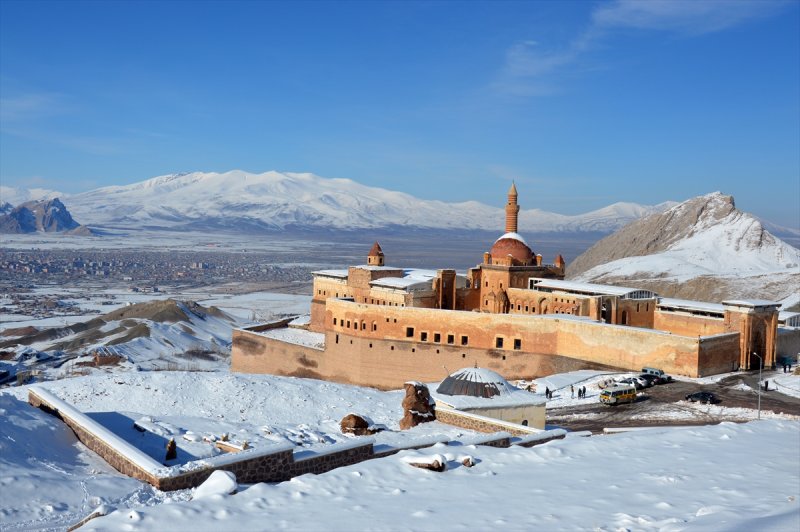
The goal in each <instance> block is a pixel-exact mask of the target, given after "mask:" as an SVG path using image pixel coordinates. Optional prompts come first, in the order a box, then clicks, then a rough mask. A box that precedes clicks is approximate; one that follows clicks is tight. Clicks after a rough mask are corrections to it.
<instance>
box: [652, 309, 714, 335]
mask: <svg viewBox="0 0 800 532" xmlns="http://www.w3.org/2000/svg"><path fill="white" fill-rule="evenodd" d="M653 327H654V328H656V329H659V330H661V331H668V332H671V333H672V334H680V335H682V336H711V335H714V334H722V333H724V332H726V331H727V329H726V327H725V322H724V321H723V320H722V319H720V318H713V317H711V316H697V315H694V314H689V313H681V312H664V311H656V312H655V319H654V323H653Z"/></svg>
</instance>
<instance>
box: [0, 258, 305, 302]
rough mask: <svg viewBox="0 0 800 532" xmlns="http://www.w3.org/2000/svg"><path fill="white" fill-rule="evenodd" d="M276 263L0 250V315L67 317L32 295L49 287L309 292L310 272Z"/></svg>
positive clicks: (46, 299) (44, 297) (47, 297)
mask: <svg viewBox="0 0 800 532" xmlns="http://www.w3.org/2000/svg"><path fill="white" fill-rule="evenodd" d="M275 259H276V257H275V256H274V255H272V254H267V253H227V252H167V251H163V252H161V251H157V252H154V251H141V250H138V251H116V250H115V251H113V252H104V251H92V250H86V249H81V250H29V251H6V250H4V251H0V297H2V298H3V299H6V301H9V299H10V303H11V307H10V308H0V311H2V312H5V313H22V314H25V315H29V316H34V317H37V318H45V317H52V316H58V315H64V314H69V313H70V309H69V304H68V302H64V301H60V300H59V299H58V298H57V297H54V296H52V295H44V294H39V293H37V292H38V291H37V290H36V289H37V288H43V287H53V286H58V287H59V288H87V287H89V286H91V287H94V288H100V289H103V288H116V289H124V290H128V291H130V292H133V293H137V292H138V293H159V292H167V293H170V294H174V293H176V292H180V291H184V290H191V289H195V288H200V287H209V286H219V285H229V284H230V285H242V286H243V287H244V286H247V287H251V286H253V285H258V286H263V287H269V288H271V289H280V290H282V291H286V292H294V293H306V292H310V281H309V279H310V272H311V271H312V270H313V269H314V267H312V266H310V265H308V264H307V263H306V264H298V263H291V262H287V263H281V264H277V265H276V264H275ZM298 259H299V257H298ZM281 260H285V258H284V257H281ZM109 299H113V296H109ZM109 304H113V302H112V301H109ZM12 308H13V310H12Z"/></svg>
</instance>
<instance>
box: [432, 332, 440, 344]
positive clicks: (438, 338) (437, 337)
mask: <svg viewBox="0 0 800 532" xmlns="http://www.w3.org/2000/svg"><path fill="white" fill-rule="evenodd" d="M433 341H434V342H436V343H437V344H438V343H439V342H441V341H442V335H441V334H439V333H433Z"/></svg>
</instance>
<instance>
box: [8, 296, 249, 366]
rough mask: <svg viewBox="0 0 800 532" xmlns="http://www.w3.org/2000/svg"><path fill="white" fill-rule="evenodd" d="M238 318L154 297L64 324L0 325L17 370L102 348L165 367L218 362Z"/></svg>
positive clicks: (86, 356)
mask: <svg viewBox="0 0 800 532" xmlns="http://www.w3.org/2000/svg"><path fill="white" fill-rule="evenodd" d="M236 323H237V322H236V319H235V318H233V317H232V316H229V315H227V314H226V313H224V312H223V311H221V310H219V309H218V308H216V307H204V306H202V305H199V304H197V303H195V302H193V301H177V300H173V299H167V300H154V301H148V302H144V303H137V304H134V305H128V306H125V307H122V308H119V309H117V310H114V311H112V312H109V313H107V314H103V315H101V316H96V317H94V318H87V320H86V321H83V322H79V323H74V324H72V325H64V326H61V327H50V328H46V329H42V330H38V329H35V328H33V327H28V328H9V329H6V330H3V329H2V327H0V352H5V353H12V355H11V357H10V358H11V364H12V366H15V367H16V368H17V369H23V368H25V369H34V368H36V364H37V360H41V362H42V363H44V364H47V365H61V364H63V363H64V362H66V361H67V360H74V361H77V362H79V363H81V364H83V365H88V364H89V363H90V361H91V355H92V353H94V352H95V351H97V350H101V351H103V352H109V353H113V354H114V355H116V356H118V357H119V359H120V361H119V362H120V363H121V364H123V365H126V366H128V367H131V368H140V369H141V368H143V369H163V367H165V366H166V365H167V364H177V365H180V367H184V366H185V365H186V364H187V363H188V364H194V365H203V364H205V365H209V366H210V367H217V366H218V364H219V361H220V360H226V359H227V357H228V355H229V353H230V351H229V350H230V348H229V345H230V337H231V330H232V328H233V327H234V326H235V325H236ZM104 349H105V350H104ZM32 364H33V365H32Z"/></svg>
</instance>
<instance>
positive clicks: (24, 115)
mask: <svg viewBox="0 0 800 532" xmlns="http://www.w3.org/2000/svg"><path fill="white" fill-rule="evenodd" d="M57 100H58V98H57V97H56V96H54V95H51V94H25V95H22V96H14V97H10V98H8V97H5V98H0V120H2V121H3V122H10V121H24V120H30V119H31V118H35V117H39V116H43V115H48V114H51V113H53V112H55V111H56V110H57V107H58V102H57Z"/></svg>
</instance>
